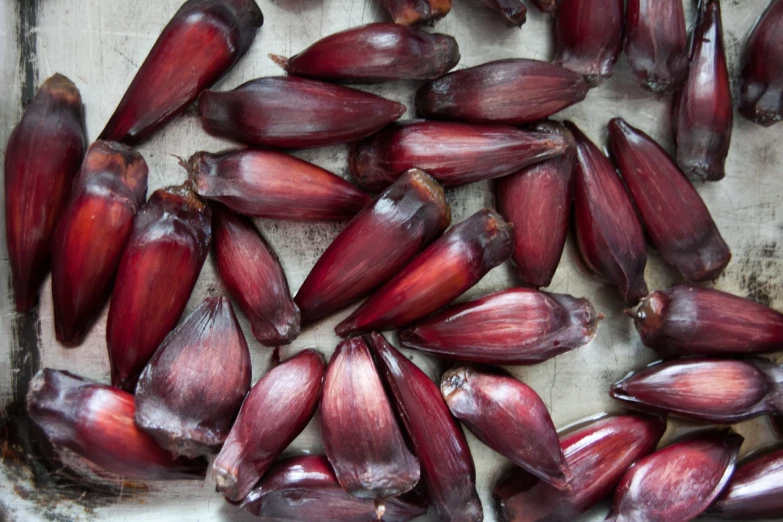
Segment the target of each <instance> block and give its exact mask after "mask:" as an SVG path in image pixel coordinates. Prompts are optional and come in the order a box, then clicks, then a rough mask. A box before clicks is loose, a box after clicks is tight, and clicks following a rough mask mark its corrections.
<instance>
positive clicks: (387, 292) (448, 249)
mask: <svg viewBox="0 0 783 522" xmlns="http://www.w3.org/2000/svg"><path fill="white" fill-rule="evenodd" d="M510 229H511V227H510V226H509V225H508V224H507V223H506V222H505V221H503V219H502V218H501V217H500V215H498V214H497V212H495V211H494V210H490V209H484V210H480V211H478V212H476V213H475V214H473V215H472V216H471V217H469V218H467V219H465V220H464V221H462V222H460V223H458V224H456V225H454V226H453V227H452V228H451V229H450V230H448V231H447V232H446V233H445V234H443V236H442V237H441V238H440V239H438V240H437V241H436V242H434V243H433V244H432V245H430V246H429V247H428V248H427V249H426V250H424V251H423V252H422V253H421V254H419V255H418V256H416V257H415V258H414V259H413V261H411V262H410V264H409V265H408V266H407V267H405V269H404V270H403V271H402V272H400V273H398V274H397V275H396V276H395V277H393V278H392V279H391V280H390V281H389V282H388V283H386V284H385V285H383V286H382V287H381V288H380V289H378V290H377V291H376V292H375V293H374V294H373V295H372V296H370V298H369V299H367V300H366V301H365V302H364V303H362V304H361V305H360V306H359V308H357V309H356V310H355V311H354V312H353V313H352V314H351V315H350V316H348V317H347V318H346V319H345V320H343V321H342V322H341V323H340V324H338V325H337V326H336V327H335V329H334V330H335V332H336V333H337V335H339V336H341V337H346V336H348V335H352V334H356V333H361V332H370V331H373V330H378V331H384V330H392V329H397V328H400V327H402V326H405V325H407V324H409V323H412V322H413V321H415V320H417V319H420V318H422V317H424V316H426V315H429V314H431V313H432V312H435V311H436V310H438V309H440V308H442V307H443V306H446V305H447V304H449V303H450V302H451V301H453V300H454V299H456V298H457V297H459V296H460V295H462V294H463V293H464V292H465V291H466V290H468V289H469V288H470V287H472V286H473V285H475V284H476V283H478V282H479V280H481V278H482V277H484V275H486V273H487V272H489V271H490V270H492V269H493V268H495V267H496V266H498V265H500V264H501V263H503V262H504V261H505V260H506V259H508V258H509V257H511V252H512V251H513V249H514V243H513V239H512V237H511V230H510Z"/></svg>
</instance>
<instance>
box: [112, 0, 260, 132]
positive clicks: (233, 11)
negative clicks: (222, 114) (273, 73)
mask: <svg viewBox="0 0 783 522" xmlns="http://www.w3.org/2000/svg"><path fill="white" fill-rule="evenodd" d="M263 23H264V16H263V15H262V14H261V10H260V9H259V8H258V5H257V4H256V3H255V1H254V0H188V1H187V2H185V3H184V4H182V7H180V8H179V10H178V11H177V12H176V13H175V14H174V17H173V18H172V19H171V21H170V22H169V23H168V24H167V25H166V27H164V28H163V32H162V33H161V35H160V36H159V37H158V40H157V41H156V42H155V45H154V46H153V48H152V50H151V51H150V53H149V54H148V55H147V58H146V59H145V60H144V63H143V64H141V67H140V68H139V71H138V72H137V73H136V76H135V77H134V78H133V81H132V82H131V84H130V86H129V87H128V90H127V91H126V92H125V95H124V96H123V97H122V100H121V101H120V104H119V105H118V106H117V109H116V110H115V111H114V114H113V115H112V117H111V119H110V120H109V122H108V123H107V124H106V128H105V129H103V132H102V133H101V139H104V140H112V141H120V142H123V143H127V144H129V145H136V144H138V143H140V142H142V141H144V140H145V139H147V138H148V137H149V136H150V135H151V134H153V133H154V132H155V131H157V130H158V129H160V128H161V127H163V126H164V125H165V124H166V123H168V122H169V121H170V120H171V119H172V118H173V117H174V116H176V115H177V114H179V113H180V112H182V111H183V110H185V108H186V107H187V106H188V105H190V104H191V103H192V102H193V101H194V100H195V99H196V97H197V96H198V95H199V93H201V91H203V90H204V89H206V88H208V87H209V86H211V85H212V84H214V83H215V82H217V81H218V80H219V79H220V78H221V77H222V76H223V75H224V74H226V73H227V72H228V71H229V70H231V68H233V67H234V65H236V63H237V62H238V61H239V59H240V58H242V56H244V55H245V53H246V52H247V50H248V49H249V48H250V44H251V43H253V39H255V36H256V33H257V32H258V29H259V28H260V27H261V25H262V24H263Z"/></svg>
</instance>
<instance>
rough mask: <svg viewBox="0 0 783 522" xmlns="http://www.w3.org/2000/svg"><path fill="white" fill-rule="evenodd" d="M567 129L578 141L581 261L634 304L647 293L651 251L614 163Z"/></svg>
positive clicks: (576, 195)
mask: <svg viewBox="0 0 783 522" xmlns="http://www.w3.org/2000/svg"><path fill="white" fill-rule="evenodd" d="M566 126H567V127H568V130H570V131H571V134H572V135H573V136H574V139H575V140H576V155H577V162H576V168H575V171H574V178H575V180H574V219H575V222H576V239H577V243H578V245H579V252H580V254H581V258H582V260H583V261H584V264H585V268H586V269H587V270H588V271H589V272H592V274H594V275H595V276H597V277H598V278H599V279H601V280H604V281H607V282H609V283H611V284H613V285H614V286H616V287H617V288H618V290H619V291H620V296H621V297H622V298H623V300H624V301H625V302H626V303H627V304H631V305H632V304H636V303H638V302H639V299H641V298H642V297H644V296H645V295H647V283H645V281H644V267H645V265H646V264H647V247H646V245H645V241H644V232H643V231H642V227H641V225H640V224H639V219H638V218H637V217H636V211H635V210H634V208H633V204H632V203H631V200H630V198H629V197H628V193H627V192H626V190H625V187H624V186H623V183H622V181H621V180H620V178H619V176H618V175H617V172H615V169H614V166H613V165H612V164H611V162H610V161H609V160H608V159H607V158H606V156H604V155H603V154H602V153H601V151H600V150H599V149H598V147H596V146H595V145H594V144H593V142H591V141H590V140H589V139H588V138H587V136H585V135H584V134H582V131H580V130H579V129H578V128H577V127H576V125H574V124H573V123H570V122H566Z"/></svg>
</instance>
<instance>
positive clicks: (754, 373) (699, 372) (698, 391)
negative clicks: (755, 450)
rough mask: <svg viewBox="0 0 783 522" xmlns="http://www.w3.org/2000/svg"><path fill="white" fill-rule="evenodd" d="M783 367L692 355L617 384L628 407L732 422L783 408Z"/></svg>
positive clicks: (614, 387) (618, 395) (615, 388)
mask: <svg viewBox="0 0 783 522" xmlns="http://www.w3.org/2000/svg"><path fill="white" fill-rule="evenodd" d="M781 389H783V369H781V367H780V366H778V365H777V364H775V363H772V362H770V361H768V360H766V359H746V360H737V361H733V360H725V359H713V358H702V357H697V358H688V359H678V360H674V361H667V362H661V363H656V364H652V365H650V366H648V367H647V368H645V369H643V370H640V371H638V372H632V373H630V374H629V375H628V376H626V377H625V378H623V379H622V380H621V381H619V382H617V383H615V384H613V385H612V389H611V392H610V393H611V395H612V397H614V398H615V399H619V400H621V401H624V402H626V403H628V405H629V406H633V407H638V408H642V409H649V410H652V411H656V412H658V411H661V412H667V413H672V414H674V415H676V416H679V417H684V418H686V419H695V420H700V421H706V422H714V423H720V424H733V423H736V422H741V421H743V420H747V419H750V418H753V417H757V416H759V415H763V414H765V413H776V414H780V413H781V412H783V402H782V401H781V397H783V394H781Z"/></svg>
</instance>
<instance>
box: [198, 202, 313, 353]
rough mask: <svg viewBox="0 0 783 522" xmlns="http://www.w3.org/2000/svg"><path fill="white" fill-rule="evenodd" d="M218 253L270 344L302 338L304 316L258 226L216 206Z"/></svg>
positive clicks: (258, 333) (257, 332)
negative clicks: (302, 318)
mask: <svg viewBox="0 0 783 522" xmlns="http://www.w3.org/2000/svg"><path fill="white" fill-rule="evenodd" d="M212 233H213V234H214V242H213V253H214V256H215V264H216V265H217V269H218V273H219V274H220V278H221V279H222V280H223V283H225V285H226V287H227V288H228V291H229V293H230V294H231V296H232V297H233V298H234V299H235V300H236V301H237V304H239V308H240V309H241V310H242V312H243V313H244V314H245V315H246V316H247V318H248V319H250V325H251V327H252V329H253V336H254V337H255V338H256V339H258V341H259V342H260V343H261V344H263V345H264V346H281V345H284V344H288V343H290V342H291V341H293V340H294V339H296V337H297V336H298V335H299V331H300V312H299V307H298V306H296V303H294V300H293V298H292V297H291V292H290V291H289V290H288V280H287V279H286V277H285V273H284V272H283V267H281V266H280V261H279V260H278V259H277V255H275V253H274V252H273V251H272V249H271V248H270V247H269V245H268V244H267V243H266V241H264V238H263V237H261V235H260V234H259V233H258V231H257V230H256V228H255V227H254V226H253V223H252V222H251V221H250V220H249V219H247V218H244V217H242V216H239V215H237V214H235V213H233V212H231V211H230V210H228V209H227V208H225V207H223V206H222V205H213V207H212Z"/></svg>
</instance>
